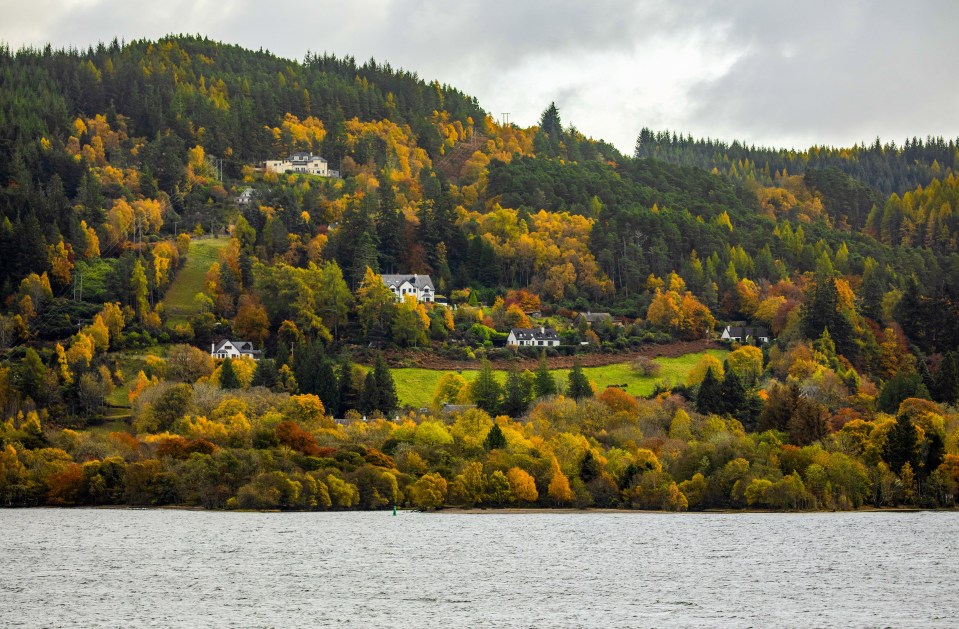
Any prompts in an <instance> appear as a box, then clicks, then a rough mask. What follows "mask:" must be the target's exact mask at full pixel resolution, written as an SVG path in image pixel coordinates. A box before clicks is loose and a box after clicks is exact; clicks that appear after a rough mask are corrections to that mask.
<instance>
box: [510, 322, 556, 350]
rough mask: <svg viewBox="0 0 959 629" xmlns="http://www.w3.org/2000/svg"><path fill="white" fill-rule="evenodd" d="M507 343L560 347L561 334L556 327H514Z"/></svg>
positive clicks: (524, 345)
mask: <svg viewBox="0 0 959 629" xmlns="http://www.w3.org/2000/svg"><path fill="white" fill-rule="evenodd" d="M506 344H507V345H513V346H516V347H558V346H559V334H557V333H556V330H555V329H554V328H546V327H543V326H540V327H538V328H513V329H512V330H510V332H509V336H508V337H506Z"/></svg>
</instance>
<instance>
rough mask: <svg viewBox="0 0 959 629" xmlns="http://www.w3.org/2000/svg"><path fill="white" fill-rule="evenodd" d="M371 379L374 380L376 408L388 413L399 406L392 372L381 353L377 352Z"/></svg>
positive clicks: (385, 413)
mask: <svg viewBox="0 0 959 629" xmlns="http://www.w3.org/2000/svg"><path fill="white" fill-rule="evenodd" d="M373 379H374V381H375V382H376V408H378V409H380V411H382V412H383V414H384V415H390V414H392V413H393V411H395V410H396V407H397V406H399V398H398V397H397V395H396V383H395V382H394V381H393V374H391V373H390V368H389V367H388V366H387V364H386V360H384V359H383V355H382V354H377V356H376V363H375V364H374V366H373Z"/></svg>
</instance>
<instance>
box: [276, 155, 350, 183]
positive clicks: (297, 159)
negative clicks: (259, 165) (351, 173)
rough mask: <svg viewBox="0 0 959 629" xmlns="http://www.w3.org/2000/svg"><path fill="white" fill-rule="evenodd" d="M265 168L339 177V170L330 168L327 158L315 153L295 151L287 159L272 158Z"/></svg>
mask: <svg viewBox="0 0 959 629" xmlns="http://www.w3.org/2000/svg"><path fill="white" fill-rule="evenodd" d="M264 169H265V170H269V171H272V172H275V173H280V174H282V173H305V174H307V175H319V176H320V177H339V176H340V172H339V171H338V170H330V167H329V164H328V163H327V161H326V159H325V158H323V157H320V156H319V155H314V154H313V153H304V152H299V153H293V154H292V155H290V156H289V157H287V158H286V159H271V160H267V161H266V163H265V164H264Z"/></svg>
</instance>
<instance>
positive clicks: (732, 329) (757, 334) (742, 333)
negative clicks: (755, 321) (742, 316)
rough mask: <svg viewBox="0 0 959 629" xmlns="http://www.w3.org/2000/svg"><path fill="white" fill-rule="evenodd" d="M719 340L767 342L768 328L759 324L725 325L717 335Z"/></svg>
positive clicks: (768, 338) (768, 337)
mask: <svg viewBox="0 0 959 629" xmlns="http://www.w3.org/2000/svg"><path fill="white" fill-rule="evenodd" d="M719 338H720V340H723V341H736V342H737V343H745V342H748V341H751V340H752V341H759V342H760V343H763V344H765V343H768V342H769V340H770V336H769V330H767V329H766V328H764V327H761V326H753V325H727V326H726V328H725V329H724V330H723V333H722V334H720V335H719Z"/></svg>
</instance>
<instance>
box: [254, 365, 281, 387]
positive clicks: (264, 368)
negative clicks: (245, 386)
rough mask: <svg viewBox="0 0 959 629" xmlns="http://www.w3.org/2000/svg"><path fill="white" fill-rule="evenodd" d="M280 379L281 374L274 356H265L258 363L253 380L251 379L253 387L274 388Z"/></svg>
mask: <svg viewBox="0 0 959 629" xmlns="http://www.w3.org/2000/svg"><path fill="white" fill-rule="evenodd" d="M279 381H280V374H279V372H278V371H277V369H276V361H275V360H273V359H272V358H263V359H261V360H259V361H257V363H256V369H254V370H253V380H251V381H250V386H251V387H266V388H268V389H272V388H273V387H275V386H276V385H277V384H278V383H279Z"/></svg>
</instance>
